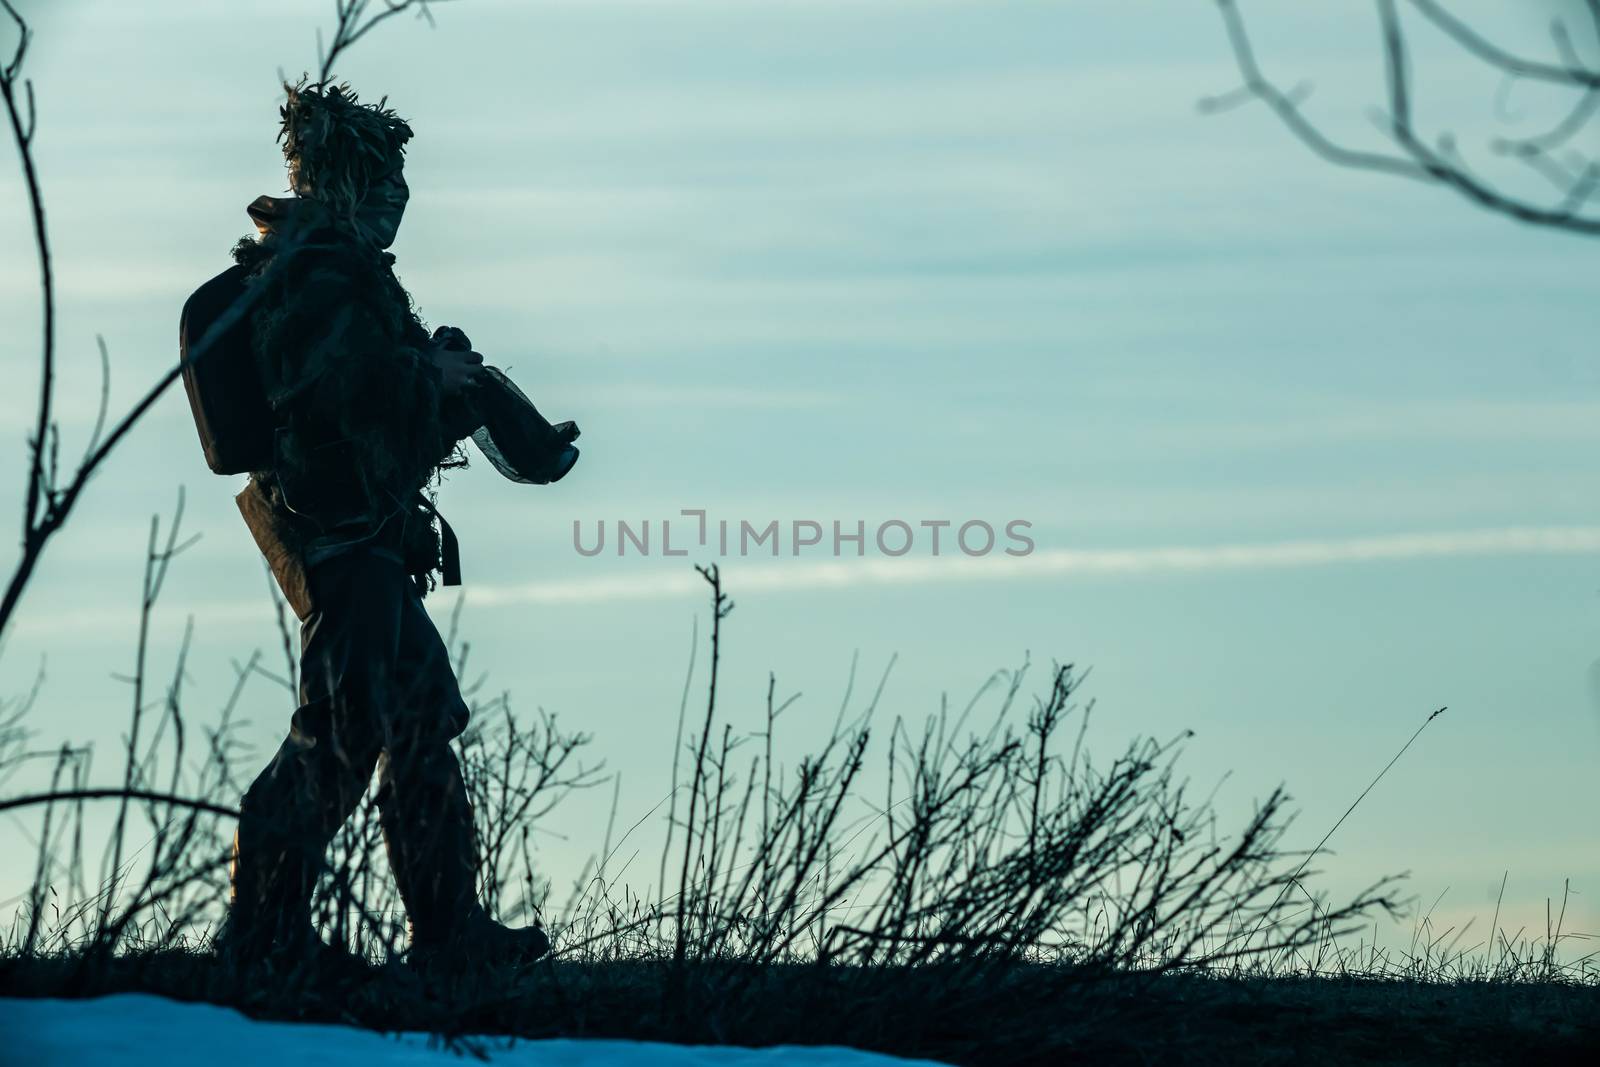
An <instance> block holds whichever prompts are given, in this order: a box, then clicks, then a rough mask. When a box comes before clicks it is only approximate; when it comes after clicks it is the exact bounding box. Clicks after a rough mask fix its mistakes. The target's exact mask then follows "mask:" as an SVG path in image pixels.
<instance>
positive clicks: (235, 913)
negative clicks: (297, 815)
mask: <svg viewBox="0 0 1600 1067" xmlns="http://www.w3.org/2000/svg"><path fill="white" fill-rule="evenodd" d="M228 874H229V890H228V915H227V918H226V919H225V920H224V921H223V925H222V929H221V930H220V931H219V932H218V934H217V936H216V938H215V941H214V945H215V949H216V952H217V957H218V959H219V960H221V961H222V962H224V963H225V964H227V965H228V966H229V967H230V968H232V969H234V970H236V971H253V970H257V969H261V968H265V969H267V970H269V971H271V972H272V973H273V974H274V975H277V976H279V977H287V976H289V975H291V974H299V975H301V976H302V977H305V978H309V979H312V980H317V979H322V980H328V981H332V982H334V983H336V984H343V983H346V982H353V981H359V980H360V979H363V978H365V977H367V976H368V975H369V974H370V973H371V967H370V965H369V964H368V963H367V961H365V960H363V959H362V958H361V957H359V956H357V955H356V954H355V953H353V952H351V951H349V950H348V949H344V948H340V947H336V946H333V945H330V944H328V943H327V942H326V941H324V940H322V938H321V937H320V936H319V935H318V934H317V930H316V926H315V925H314V924H313V923H312V921H311V892H312V889H313V888H314V886H315V882H316V871H315V868H314V867H313V866H312V864H311V863H310V862H309V861H307V860H306V859H305V858H304V857H303V856H301V855H299V854H298V851H297V850H295V849H290V848H283V847H281V845H279V844H277V843H275V842H274V840H273V838H271V837H269V836H267V835H265V834H260V833H258V832H256V831H255V830H254V829H252V828H250V827H249V826H248V823H247V822H246V821H244V820H241V826H240V829H239V830H238V831H236V832H235V833H234V838H233V861H232V863H231V864H230V866H229V870H228Z"/></svg>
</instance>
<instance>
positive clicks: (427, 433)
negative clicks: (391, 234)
mask: <svg viewBox="0 0 1600 1067" xmlns="http://www.w3.org/2000/svg"><path fill="white" fill-rule="evenodd" d="M251 207H252V215H253V216H254V217H255V218H256V219H257V222H258V225H261V226H262V229H263V232H262V236H261V239H260V240H252V239H250V238H245V239H244V240H241V241H240V242H239V244H238V245H237V246H236V247H235V248H234V253H233V255H234V259H235V261H236V262H238V263H240V264H241V265H243V266H244V267H245V268H246V270H247V271H249V272H250V275H251V278H252V283H251V284H258V282H256V281H255V280H254V279H259V278H260V276H261V274H262V272H263V271H264V270H265V268H266V265H267V264H268V263H269V262H270V261H271V260H272V258H273V257H274V256H275V255H276V254H278V250H279V249H280V248H283V247H288V248H289V249H290V252H289V254H291V255H293V256H294V257H295V260H296V262H295V263H294V264H293V265H292V266H291V267H290V269H288V270H284V271H280V272H277V273H276V277H275V278H274V279H273V280H272V281H270V282H266V283H260V284H267V285H268V286H269V288H268V290H267V292H265V293H264V294H263V295H262V297H261V299H260V301H259V302H258V304H257V309H256V311H255V313H254V316H253V319H252V332H253V345H252V347H253V349H254V351H255V355H256V359H257V364H258V367H259V369H260V373H261V380H262V382H263V384H264V385H265V387H266V389H267V397H268V400H269V402H270V403H271V405H272V408H273V410H274V412H275V413H276V415H277V418H278V421H279V425H280V426H282V427H283V428H284V429H285V430H286V431H287V432H286V433H280V436H279V447H278V449H277V453H276V456H275V468H274V470H273V471H263V472H258V473H256V474H254V475H252V477H253V478H254V479H255V480H256V481H257V482H258V484H260V486H261V488H262V490H263V491H264V492H265V494H266V495H267V497H268V499H269V501H270V502H271V504H272V506H273V509H274V510H275V511H278V512H280V517H281V518H282V519H283V521H284V523H285V525H286V526H288V527H289V528H291V529H292V530H294V531H295V534H296V538H297V539H298V540H300V541H301V542H302V543H301V545H300V546H298V547H299V548H300V549H302V550H305V551H310V550H311V549H312V548H313V547H314V542H316V541H317V539H318V538H322V539H324V543H325V542H326V541H327V540H329V539H331V540H333V541H337V540H338V539H339V538H340V537H346V536H351V535H359V534H361V533H363V532H371V531H373V530H377V531H378V532H379V539H378V543H381V544H383V545H385V546H388V547H392V548H394V549H396V550H398V551H400V552H401V554H402V555H403V557H404V558H405V561H406V567H407V570H408V571H409V572H411V573H412V574H414V575H415V576H416V578H417V584H418V588H419V591H422V592H426V591H427V590H429V589H432V588H433V584H434V581H433V576H432V574H431V571H432V570H434V569H435V568H436V567H437V566H438V565H439V559H440V556H439V551H440V549H439V535H438V530H437V527H436V526H435V524H434V520H433V516H432V515H431V514H429V513H428V512H427V511H426V510H424V509H423V508H421V507H419V506H417V505H416V504H415V503H414V501H415V498H416V495H417V493H418V492H419V491H422V490H423V489H424V488H425V487H426V486H428V485H429V484H430V483H432V482H433V481H435V479H436V477H437V475H438V472H439V471H440V470H441V469H444V468H448V467H459V466H464V465H465V463H466V459H465V455H464V454H463V453H462V452H461V451H460V450H459V448H458V447H457V446H456V441H457V439H458V437H460V436H461V435H462V433H463V432H464V430H463V428H461V427H459V426H456V425H452V423H453V422H454V421H455V419H454V417H453V413H452V406H451V405H450V404H448V403H446V402H445V400H444V399H443V397H442V395H441V392H440V385H439V373H438V371H437V370H436V369H435V368H434V367H433V366H432V364H431V363H429V362H428V361H427V360H426V359H425V357H424V354H423V350H424V349H426V348H427V347H428V345H429V336H428V332H427V330H426V328H425V327H424V326H423V324H422V322H421V321H420V320H419V319H418V318H417V315H416V313H415V311H414V310H413V308H412V304H411V299H410V296H409V295H408V294H407V293H406V291H405V289H404V288H403V287H402V286H401V284H400V282H399V280H398V279H397V278H396V277H395V276H394V272H393V270H392V265H393V263H394V257H393V256H392V255H390V254H389V253H387V252H382V251H379V250H378V249H376V248H374V247H373V246H372V245H371V244H369V243H368V242H365V241H363V240H361V239H360V238H359V237H358V236H357V235H356V234H355V233H354V232H353V231H352V230H351V229H350V228H348V227H347V226H345V225H343V224H342V220H339V219H338V218H337V217H336V216H334V215H333V214H331V213H330V212H328V211H327V210H326V209H325V208H324V207H322V205H321V204H319V203H318V202H316V201H310V200H289V201H274V200H272V199H271V198H270V197H264V198H262V199H261V200H258V201H257V202H256V203H255V204H253V205H252V206H251Z"/></svg>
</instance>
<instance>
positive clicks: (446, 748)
mask: <svg viewBox="0 0 1600 1067" xmlns="http://www.w3.org/2000/svg"><path fill="white" fill-rule="evenodd" d="M308 581H309V584H310V587H311V593H312V603H313V605H314V606H313V609H312V610H311V612H310V613H309V614H308V615H307V616H306V618H305V619H304V621H303V622H302V625H301V635H300V636H301V652H300V683H299V706H298V707H297V708H296V709H295V711H294V714H293V716H292V718H291V720H290V727H289V734H288V736H287V737H286V738H285V739H284V741H283V743H282V744H281V745H280V746H279V747H278V750H277V752H276V754H275V755H274V756H273V757H272V760H271V762H270V763H268V764H267V767H266V769H265V770H263V771H262V772H261V774H260V775H259V776H257V778H256V779H255V781H254V782H253V783H252V784H251V785H250V788H249V789H248V790H247V791H246V793H245V795H244V799H243V801H242V803H241V804H240V812H241V814H240V820H239V827H238V831H237V835H236V838H235V848H234V864H233V871H232V894H231V900H232V909H231V911H232V914H231V916H230V922H231V923H232V924H233V925H234V926H235V927H236V928H237V931H238V932H239V933H240V935H241V936H244V937H247V938H253V939H255V940H257V941H260V942H272V941H279V940H283V939H285V938H292V937H294V936H297V935H299V934H301V933H302V932H303V931H304V930H305V929H306V928H307V926H308V925H309V923H310V920H311V912H310V901H311V895H312V892H313V890H314V888H315V885H316V880H317V877H318V875H319V873H320V872H321V871H322V868H323V864H324V857H325V855H326V852H327V849H328V846H329V844H330V843H331V842H332V840H333V838H334V836H335V835H336V834H337V833H338V830H339V828H340V827H341V826H342V825H343V824H344V822H345V821H346V820H347V819H348V818H349V817H350V815H351V814H352V813H353V812H354V811H355V809H356V807H357V806H358V805H359V803H360V801H361V798H362V796H363V795H364V794H365V792H366V790H367V787H368V786H369V785H370V783H371V781H372V777H373V773H374V770H375V769H376V770H377V772H378V779H379V787H378V794H377V803H378V810H379V823H380V826H381V827H382V831H383V838H384V842H385V845H386V848H387V851H388V855H389V865H390V868H391V870H392V871H393V873H394V877H395V881H396V884H397V887H398V888H399V890H400V896H401V899H402V900H403V901H404V903H405V906H406V911H407V914H408V916H409V918H410V921H411V929H412V937H413V940H416V939H419V938H424V939H425V938H430V937H439V938H443V937H446V936H448V934H449V931H450V930H451V928H452V927H453V926H455V925H456V924H459V923H460V922H461V921H462V920H463V917H465V916H466V915H468V914H469V913H470V912H471V910H472V909H473V907H474V906H475V903H476V893H475V889H476V873H477V863H478V857H477V849H476V843H475V840H474V836H473V823H472V807H471V804H470V801H469V799H468V796H467V792H466V788H465V785H464V783H463V781H462V776H461V767H460V763H459V761H458V760H457V758H456V754H455V752H454V751H453V750H452V748H451V745H450V742H451V740H452V739H454V738H455V737H457V736H458V735H459V734H460V733H461V732H462V731H463V730H464V729H465V728H466V726H467V722H468V718H469V709H468V708H467V705H466V702H465V701H464V700H463V699H462V696H461V690H460V686H459V685H458V683H457V680H456V677H455V673H454V671H453V670H452V669H451V665H450V659H449V652H448V650H447V649H446V647H445V644H444V642H443V640H442V639H441V638H440V636H439V632H438V630H437V629H436V628H435V627H434V625H433V621H432V620H431V619H430V618H429V617H428V614H427V612H426V611H425V610H424V609H423V607H422V601H421V597H420V595H419V594H418V591H417V588H416V585H415V583H414V582H413V581H412V580H411V578H410V576H409V575H408V574H406V572H405V569H404V566H403V564H402V561H401V559H400V558H399V557H398V556H397V555H395V554H394V553H392V552H389V551H387V550H384V549H381V548H373V547H364V548H358V549H354V550H351V551H348V552H345V553H343V554H341V555H338V556H334V557H332V558H329V559H326V560H324V561H322V562H320V563H318V564H316V565H315V566H313V567H311V568H310V570H309V571H308Z"/></svg>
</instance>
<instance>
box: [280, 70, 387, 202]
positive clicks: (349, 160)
mask: <svg viewBox="0 0 1600 1067" xmlns="http://www.w3.org/2000/svg"><path fill="white" fill-rule="evenodd" d="M283 89H284V92H285V94H287V96H288V100H287V101H286V102H285V103H284V105H283V106H282V107H281V108H279V109H278V115H279V117H280V118H281V119H282V120H283V125H282V128H281V130H280V131H279V133H278V139H279V140H280V141H282V142H283V158H284V160H285V161H286V162H287V163H288V164H289V187H290V188H291V189H293V190H294V192H295V195H297V196H301V197H306V198H308V199H314V200H317V201H320V202H321V203H322V204H323V205H325V206H326V207H327V208H328V209H329V210H330V211H332V212H333V213H334V215H336V216H339V217H342V218H343V219H344V220H346V221H350V222H353V221H354V217H355V210H356V206H357V205H358V204H359V203H360V202H361V198H362V196H363V195H365V193H366V191H367V190H368V189H370V188H371V187H372V184H373V182H374V181H375V180H377V178H378V177H380V176H381V175H382V174H383V173H384V172H385V171H387V170H391V169H393V168H394V167H396V166H398V165H399V164H400V161H401V159H402V158H403V156H404V154H405V144H406V142H407V141H409V140H411V127H410V126H408V125H406V123H405V120H403V119H402V118H400V116H399V115H396V114H395V113H394V111H392V110H390V109H389V108H386V107H384V105H385V104H386V103H388V100H389V98H388V97H384V98H383V99H381V100H379V101H378V103H377V104H375V105H374V104H363V103H361V102H360V100H359V99H358V98H357V96H356V94H355V91H354V90H352V89H351V88H350V86H349V85H348V84H345V83H340V84H338V85H329V84H327V83H324V82H308V81H307V80H305V79H304V78H302V79H301V80H300V81H299V82H298V83H296V84H294V85H290V84H289V83H287V82H285V83H284V86H283Z"/></svg>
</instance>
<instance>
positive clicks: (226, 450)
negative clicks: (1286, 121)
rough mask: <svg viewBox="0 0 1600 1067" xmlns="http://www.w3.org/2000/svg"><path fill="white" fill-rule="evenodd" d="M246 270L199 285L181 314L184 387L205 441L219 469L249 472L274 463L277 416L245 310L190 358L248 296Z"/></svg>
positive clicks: (208, 456)
mask: <svg viewBox="0 0 1600 1067" xmlns="http://www.w3.org/2000/svg"><path fill="white" fill-rule="evenodd" d="M245 293H246V271H245V268H244V267H243V266H240V265H237V264H236V265H234V266H232V267H229V268H228V269H227V270H225V271H223V272H222V273H221V274H219V275H217V276H216V277H215V278H212V279H211V280H210V281H208V282H206V283H205V284H204V285H202V286H201V287H200V288H198V289H196V290H195V291H194V293H193V294H192V295H190V297H189V299H188V300H187V301H185V302H184V305H183V314H182V316H181V317H180V318H179V320H178V354H179V361H180V366H181V368H182V373H183V388H184V391H185V392H186V393H188V394H189V409H190V410H191V411H192V412H193V413H194V425H195V429H196V430H198V431H199V433H200V447H201V448H202V449H204V450H205V454H206V466H208V467H210V468H211V471H212V473H214V474H244V473H247V472H249V471H258V470H266V469H268V468H270V467H271V466H272V452H273V449H272V435H273V425H274V419H273V414H272V407H271V405H270V404H268V402H267V393H266V389H265V388H264V387H263V386H262V384H261V375H260V372H259V371H258V370H257V369H256V360H255V354H254V352H253V351H252V350H251V343H250V335H251V329H250V320H251V316H250V315H249V314H245V315H243V316H241V317H240V318H239V320H238V321H237V322H235V323H234V324H233V325H232V326H230V327H228V329H227V330H226V331H224V332H223V334H222V336H221V337H219V338H218V339H217V340H216V341H215V342H213V343H212V345H211V346H210V347H209V348H208V349H207V350H206V351H204V352H201V353H199V354H198V357H197V358H196V359H194V360H191V359H190V358H189V353H190V351H191V350H192V349H194V348H197V347H198V346H199V344H200V342H201V340H202V339H204V338H205V336H206V333H207V331H208V330H210V328H211V326H212V324H213V323H215V322H216V321H217V319H218V318H220V317H221V316H222V314H223V313H224V312H226V311H227V310H228V309H229V308H230V307H231V306H233V304H234V303H235V301H238V300H243V299H245Z"/></svg>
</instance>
